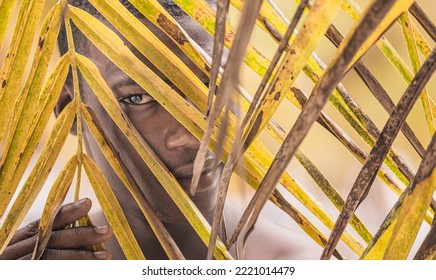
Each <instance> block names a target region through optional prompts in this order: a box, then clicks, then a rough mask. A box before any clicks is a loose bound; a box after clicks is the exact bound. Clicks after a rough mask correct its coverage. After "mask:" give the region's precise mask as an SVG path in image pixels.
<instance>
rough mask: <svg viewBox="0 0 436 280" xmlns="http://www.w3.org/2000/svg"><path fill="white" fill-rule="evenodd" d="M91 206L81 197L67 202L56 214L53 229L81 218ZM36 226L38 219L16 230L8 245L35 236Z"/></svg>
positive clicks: (89, 202) (87, 200) (60, 227)
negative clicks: (73, 201)
mask: <svg viewBox="0 0 436 280" xmlns="http://www.w3.org/2000/svg"><path fill="white" fill-rule="evenodd" d="M91 206H92V202H91V200H90V199H88V198H84V199H81V200H79V201H77V202H76V203H69V204H66V205H64V206H63V207H62V208H61V210H59V213H58V214H57V215H56V218H55V220H54V224H53V230H57V229H62V228H64V227H65V226H67V225H68V224H70V223H73V222H75V221H77V220H78V219H80V218H82V217H83V216H85V215H86V214H87V213H88V212H89V210H90V209H91ZM38 227H39V219H38V220H36V221H33V222H32V223H30V224H28V225H27V226H25V227H23V228H21V229H19V230H17V232H16V233H15V235H14V237H12V239H11V241H10V242H9V245H12V244H15V243H17V242H19V241H22V240H25V239H28V238H30V237H32V236H35V235H36V234H37V233H38V230H39V229H38Z"/></svg>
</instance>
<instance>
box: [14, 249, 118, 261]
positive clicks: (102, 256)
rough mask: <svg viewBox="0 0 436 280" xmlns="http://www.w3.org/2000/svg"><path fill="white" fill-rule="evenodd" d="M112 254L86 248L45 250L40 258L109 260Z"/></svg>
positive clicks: (30, 256) (26, 258)
mask: <svg viewBox="0 0 436 280" xmlns="http://www.w3.org/2000/svg"><path fill="white" fill-rule="evenodd" d="M31 258H32V254H28V255H26V256H24V257H22V258H20V260H30V259H31ZM111 258H112V255H111V253H110V252H109V251H98V252H92V251H87V250H53V249H48V250H45V252H44V254H43V255H42V257H41V259H42V260H110V259H111Z"/></svg>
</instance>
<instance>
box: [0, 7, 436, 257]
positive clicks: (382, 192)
mask: <svg viewBox="0 0 436 280" xmlns="http://www.w3.org/2000/svg"><path fill="white" fill-rule="evenodd" d="M18 2H20V1H18ZM46 2H47V3H46V9H45V14H46V13H47V12H48V11H49V8H50V7H51V6H52V5H53V4H54V3H56V1H54V0H48V1H46ZM274 2H275V3H276V4H277V6H278V7H279V8H280V9H281V11H282V12H283V14H284V15H285V16H286V17H287V18H290V17H292V15H293V13H294V12H295V9H296V4H295V3H294V1H289V0H274ZM355 2H356V3H357V4H358V5H359V6H360V7H362V8H364V7H365V6H366V5H367V3H368V2H369V1H367V0H356V1H355ZM417 2H418V3H419V5H420V6H421V8H422V9H423V10H424V11H425V12H426V13H427V15H428V16H429V17H430V18H431V19H432V21H433V22H436V12H435V11H436V10H435V9H434V7H432V6H431V5H434V1H432V0H420V1H417ZM17 11H18V8H17ZM238 17H239V12H238V11H237V10H236V9H234V8H233V7H231V9H230V19H229V22H230V23H231V24H232V25H234V26H237V23H238ZM412 20H413V21H414V23H415V24H416V26H417V27H418V29H419V30H420V31H421V34H423V35H424V37H425V38H426V39H427V42H429V44H430V46H431V47H432V48H433V47H434V45H435V44H434V42H433V41H432V40H431V39H430V38H429V37H428V36H427V34H426V33H425V31H424V30H423V29H422V28H421V27H420V25H419V24H418V23H417V22H416V21H415V19H414V18H413V17H412ZM301 22H302V20H301V21H300V24H301ZM352 24H353V21H352V19H351V18H350V17H349V16H348V15H347V14H346V13H345V12H344V11H342V10H340V11H339V13H338V15H337V16H336V18H335V20H334V25H335V26H336V27H337V28H338V29H339V30H340V31H341V33H342V34H346V33H347V32H348V30H349V29H350V28H351V26H352ZM386 37H387V38H388V40H389V41H390V42H391V44H392V45H393V46H394V48H395V49H396V50H397V52H398V53H399V54H400V56H401V57H403V59H404V61H405V62H406V64H407V65H408V66H409V68H410V69H412V67H411V64H410V61H409V59H408V58H409V56H408V53H407V48H406V44H405V41H404V39H403V34H402V31H401V28H400V26H399V25H398V24H394V25H393V26H392V27H391V28H390V29H389V31H388V32H387V33H386ZM10 40H11V38H10V36H9V38H8V39H7V41H6V43H5V45H4V46H5V47H4V48H3V49H2V50H0V62H2V61H3V60H4V57H5V54H6V51H7V46H8V45H9V42H10ZM252 43H253V44H254V46H255V47H256V48H257V49H258V50H259V51H260V52H261V53H263V54H264V55H265V56H266V57H269V58H272V56H273V54H274V52H275V50H276V48H277V44H276V43H275V42H274V41H273V40H272V39H271V37H270V36H269V35H268V34H266V33H265V32H264V31H262V30H261V29H260V28H256V29H255V31H254V34H253V38H252ZM335 51H336V48H335V47H334V46H333V44H332V43H330V41H329V40H328V39H327V38H323V39H322V41H321V43H320V44H319V46H318V47H317V49H316V55H317V56H319V58H320V59H321V60H322V61H323V62H324V63H326V64H328V63H329V62H330V60H331V59H332V56H333V54H334V52H335ZM57 58H58V56H56V55H55V56H54V57H53V59H52V62H53V65H54V63H55V62H56V60H57ZM421 59H422V60H421V61H424V59H423V57H422V56H421ZM363 61H364V63H365V64H366V66H367V67H368V68H369V70H370V71H371V72H372V73H373V74H374V75H375V76H376V77H377V78H378V79H379V81H380V82H381V84H382V85H383V87H384V88H385V89H386V91H387V92H388V94H389V95H390V96H391V98H392V99H393V100H394V102H395V103H396V102H397V101H398V100H399V98H400V96H401V95H402V93H403V92H404V91H405V89H406V86H407V84H406V82H405V81H404V80H403V78H402V77H401V76H400V75H399V73H398V72H397V71H396V70H395V69H394V68H393V67H392V66H391V64H390V63H389V61H388V60H387V59H386V58H385V57H384V55H383V54H382V53H381V51H380V50H379V49H378V48H377V47H372V48H371V50H370V51H369V52H368V53H367V54H366V55H365V56H364V58H363ZM260 81H261V77H259V76H258V75H257V74H255V73H254V72H253V71H252V70H251V69H248V67H245V66H244V67H243V69H242V71H241V76H240V83H241V85H242V86H243V87H244V88H245V89H246V90H247V91H248V92H250V93H252V94H253V93H254V92H255V91H256V89H257V86H258V85H259V83H260ZM296 83H297V84H298V85H299V86H300V87H301V89H303V90H304V91H305V93H306V94H310V92H311V90H312V87H313V85H314V84H313V82H312V81H310V80H309V79H308V78H307V77H306V76H305V75H304V73H302V74H300V75H299V76H298V78H297V81H296ZM342 83H343V85H344V86H345V88H346V89H347V90H348V92H349V93H350V94H351V96H352V97H353V98H354V99H355V100H356V101H357V102H358V104H359V105H360V106H361V107H362V108H363V110H364V111H365V112H366V113H367V114H368V115H369V116H370V118H371V119H372V120H373V121H374V122H375V124H376V125H377V127H378V128H379V129H380V130H381V129H382V128H383V126H384V124H385V122H386V121H387V119H388V117H389V116H388V114H387V113H386V111H385V110H384V109H383V108H382V106H381V105H380V104H379V103H378V101H377V100H376V99H375V98H374V97H373V95H372V94H371V92H370V91H369V90H368V88H367V87H366V86H365V85H364V83H363V82H362V81H361V80H360V78H359V77H358V76H357V75H356V73H355V72H354V71H350V72H349V73H348V75H347V76H346V77H345V78H344V80H343V81H342ZM427 88H428V93H429V94H430V96H431V97H432V98H433V100H436V78H435V77H433V79H432V80H431V81H430V83H429V84H428V87H427ZM324 111H325V112H326V113H327V114H328V115H329V116H330V117H331V118H332V119H333V120H334V121H335V122H336V123H337V124H339V125H340V126H341V127H342V129H343V130H344V131H346V132H347V133H348V134H349V135H350V136H351V137H352V139H353V140H354V141H356V142H357V143H358V144H359V145H360V146H361V147H362V148H363V149H364V150H365V151H366V152H369V151H370V148H369V147H368V146H367V145H366V143H365V142H364V141H363V140H362V139H361V138H360V137H359V136H358V135H357V133H356V132H355V131H354V130H353V129H352V128H351V126H350V125H349V124H348V123H347V122H346V121H345V120H344V119H343V117H342V116H341V115H340V114H339V113H338V112H337V110H336V109H335V108H334V107H333V106H332V105H331V104H327V106H326V107H325V110H324ZM299 113H300V110H299V109H298V108H296V107H294V106H293V105H292V104H290V103H289V102H288V101H286V100H285V101H284V102H283V104H282V106H281V107H280V108H279V110H278V112H277V114H276V115H275V116H274V119H275V120H276V121H277V123H278V124H280V126H282V127H283V128H284V129H285V130H286V131H289V129H290V128H291V127H292V125H293V123H294V121H295V119H296V118H297V116H298V114H299ZM53 120H54V117H53V118H52V121H53ZM407 122H408V123H409V125H410V126H411V128H412V129H413V131H414V132H415V134H416V135H417V137H418V139H419V140H420V141H421V143H422V144H423V146H424V147H427V145H428V143H429V141H430V138H431V135H430V133H429V130H428V126H427V123H426V121H425V116H424V113H423V109H422V104H421V102H420V101H419V100H418V102H416V105H415V106H414V108H413V110H412V112H411V113H410V115H409V116H408V118H407ZM49 132H50V128H47V130H46V133H45V134H44V139H46V137H47V136H48V133H49ZM261 140H262V141H263V142H264V143H266V145H267V146H268V148H269V149H270V150H271V151H272V152H273V153H274V154H275V152H276V151H277V150H278V148H279V145H278V144H277V142H275V141H274V140H272V139H271V138H270V137H269V136H268V135H266V133H265V134H262V135H261ZM76 146H77V139H76V137H74V136H70V137H69V139H68V141H67V143H66V145H65V147H64V149H63V150H62V153H61V155H60V158H59V161H58V162H57V164H56V166H55V168H54V169H53V171H52V173H51V175H50V178H49V181H54V179H55V178H56V175H57V172H58V171H59V170H60V169H61V168H62V167H63V165H64V163H65V161H66V160H68V159H69V158H70V156H71V155H72V154H73V153H75V151H76ZM394 147H395V148H396V149H397V151H398V152H399V153H400V154H401V155H402V157H403V159H404V160H405V161H406V162H407V163H408V164H409V166H410V167H411V168H412V170H413V171H414V172H416V170H417V168H418V165H419V163H420V158H419V156H418V155H417V153H416V152H415V151H414V149H413V148H412V147H411V145H410V144H409V143H408V141H407V140H406V139H405V137H404V136H403V135H402V134H401V133H400V134H399V136H398V137H397V139H396V140H395V143H394ZM0 148H1V147H0ZM42 148H43V144H40V145H39V146H38V150H37V152H36V155H35V160H36V156H37V155H38V154H39V153H40V152H41V150H42ZM301 150H303V151H304V152H305V153H306V154H307V156H308V157H309V158H310V159H311V160H312V161H313V162H314V163H315V164H316V166H317V167H318V168H319V169H320V170H321V171H322V173H323V174H324V175H325V176H326V177H327V179H328V180H329V181H330V182H331V183H332V185H333V186H334V187H335V188H336V189H337V190H338V191H339V193H340V194H341V195H342V196H343V197H344V198H346V196H347V194H348V192H349V190H350V188H351V186H352V185H353V183H354V180H355V179H356V177H357V174H358V173H359V171H360V168H361V167H362V164H361V163H360V162H359V161H358V160H357V159H356V158H355V157H354V156H353V155H352V154H351V153H350V152H349V151H348V150H347V149H346V148H345V147H344V146H343V145H342V144H341V143H339V141H337V140H336V139H335V138H334V137H333V136H332V135H330V134H329V133H328V132H327V131H326V130H325V129H324V128H322V127H320V126H319V125H317V124H315V125H314V126H313V127H312V129H311V131H310V133H309V134H308V136H307V137H306V139H305V140H304V142H303V144H302V146H301ZM35 160H34V161H35ZM288 170H289V172H290V174H291V175H292V176H293V177H294V179H295V180H296V181H297V182H298V183H299V184H300V185H301V186H303V187H304V188H305V189H307V190H308V191H309V192H310V193H311V194H312V196H313V197H315V198H316V199H317V200H318V201H320V203H321V204H322V205H323V206H324V208H325V209H326V210H328V212H329V213H330V214H331V216H332V217H333V218H334V219H335V218H336V216H337V215H338V211H337V210H336V208H335V207H334V206H333V205H332V204H331V203H330V202H329V201H328V200H327V199H326V198H325V196H324V194H323V193H322V192H321V191H320V190H319V188H318V187H317V185H316V184H315V183H314V182H313V180H312V179H311V177H310V176H309V175H308V174H307V173H306V171H305V170H304V169H303V168H302V166H301V165H300V164H299V163H298V162H297V161H296V160H292V162H291V163H290V165H289V167H288ZM84 177H86V176H84ZM84 180H86V178H84ZM73 184H74V183H73ZM87 185H88V184H87V182H86V181H84V182H83V184H82V186H83V188H82V195H81V196H82V197H91V198H92V199H93V201H94V202H95V203H97V202H96V200H95V199H94V195H93V193H92V191H91V190H90V189H88V188H87ZM49 188H50V184H47V186H46V187H45V188H44V190H43V192H42V193H41V195H40V196H39V198H38V199H37V201H36V203H35V205H34V206H33V207H32V209H31V211H30V214H29V215H28V217H27V218H26V220H25V221H24V223H23V224H27V223H29V222H31V221H33V220H35V219H37V218H39V216H40V215H41V213H42V207H43V205H44V203H45V197H46V194H47V193H48V191H49ZM284 193H285V192H284ZM252 194H253V191H252V189H251V188H249V187H247V186H246V185H245V184H244V182H243V180H242V179H241V178H238V177H236V176H235V177H234V178H233V181H232V184H231V191H230V199H232V200H235V201H238V203H239V204H240V205H241V207H244V206H245V205H246V204H248V202H249V200H250V198H251V195H252ZM287 198H289V200H290V201H291V202H292V204H293V205H294V206H296V207H297V208H298V209H299V210H300V211H302V212H303V213H304V214H305V215H307V217H308V218H309V219H310V220H311V221H313V222H314V224H315V225H317V226H318V227H319V228H320V229H324V230H323V233H324V234H325V235H326V236H328V235H329V230H328V229H326V228H325V226H323V225H321V224H320V223H319V222H317V221H316V219H315V218H314V217H313V216H312V215H311V214H310V213H309V212H308V211H305V209H304V207H302V206H301V205H300V203H299V202H298V201H296V200H295V199H294V198H293V197H291V196H290V195H289V196H287ZM72 199H73V196H72V193H71V194H70V195H69V197H68V198H67V200H66V201H67V202H69V201H72ZM396 199H397V198H396V196H395V195H394V194H393V193H392V192H391V191H390V190H389V189H388V188H387V187H385V186H384V185H383V184H382V183H380V182H379V181H378V179H376V181H375V182H374V185H373V187H372V189H371V192H370V194H369V196H368V198H367V199H366V200H365V201H364V202H363V203H362V204H361V206H360V207H359V209H358V210H357V214H358V216H359V217H360V218H361V220H362V221H363V223H364V224H365V225H366V226H367V227H368V229H369V230H370V232H371V233H372V234H374V233H375V232H376V230H377V229H378V227H379V226H380V224H381V222H382V221H383V220H384V218H385V217H386V214H387V213H388V212H389V210H390V209H391V207H392V205H393V204H394V203H395V201H396ZM92 211H93V212H92V215H93V216H94V217H96V218H95V219H96V220H99V219H100V218H101V217H100V215H101V213H100V211H99V210H98V205H95V206H94V208H93V210H92ZM263 217H265V218H267V219H268V220H271V221H273V222H274V223H275V224H276V225H278V226H279V227H282V228H289V229H292V230H295V231H297V232H301V234H303V235H304V234H305V233H304V232H303V231H302V230H301V229H300V228H299V227H298V226H297V225H296V224H295V222H293V221H292V220H291V219H290V218H289V217H288V216H287V215H285V214H284V213H282V212H281V211H280V210H279V209H277V208H276V207H275V206H274V205H272V204H271V205H267V207H266V208H265V211H263ZM1 221H2V220H0V222H1ZM428 228H429V227H428V225H426V224H424V225H423V226H422V229H421V232H420V236H419V238H423V236H424V235H425V234H426V232H427V230H428ZM307 242H308V243H311V242H313V241H311V240H307ZM313 246H314V247H316V246H318V245H316V244H315V243H314V242H313ZM339 248H345V247H344V246H343V245H340V246H339ZM415 249H416V248H415ZM343 251H344V253H345V256H346V257H349V258H356V256H355V255H354V254H353V253H352V252H349V251H347V249H343ZM411 256H413V252H412V254H411Z"/></svg>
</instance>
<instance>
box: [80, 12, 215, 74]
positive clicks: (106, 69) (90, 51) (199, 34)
mask: <svg viewBox="0 0 436 280" xmlns="http://www.w3.org/2000/svg"><path fill="white" fill-rule="evenodd" d="M139 20H140V21H141V22H142V23H143V24H144V25H145V26H146V27H147V28H148V29H149V30H150V31H151V32H152V33H153V34H154V36H156V37H157V38H158V40H159V41H161V42H162V43H163V44H164V45H165V46H166V47H168V49H169V50H170V51H172V52H173V53H174V54H175V55H176V56H177V57H179V58H180V60H181V61H182V62H184V63H185V64H186V65H187V66H188V67H189V68H190V69H191V71H193V72H194V73H195V74H196V75H197V77H199V78H200V80H202V81H203V82H206V81H207V80H208V77H207V76H206V74H204V73H203V71H202V70H201V69H200V68H198V67H197V66H196V65H195V64H194V63H193V62H192V61H191V60H190V59H189V57H187V56H186V54H184V52H183V51H182V50H181V49H180V48H179V47H178V45H177V44H176V43H175V42H174V41H173V40H172V39H171V38H170V37H169V36H168V35H167V34H166V33H164V32H163V31H162V30H161V29H160V28H158V27H156V26H155V25H154V24H152V23H151V22H150V21H148V20H147V19H146V18H144V17H143V16H141V17H140V18H139ZM101 21H102V22H103V23H104V24H105V25H106V26H108V27H109V28H110V29H112V31H114V32H115V33H116V34H117V35H118V36H119V37H120V38H122V39H123V41H124V44H125V45H126V46H127V47H128V48H129V49H130V50H131V51H132V52H133V54H134V55H135V56H136V57H137V58H139V59H140V60H141V62H142V63H144V64H145V65H146V66H147V67H148V68H149V69H150V70H151V71H153V72H155V73H156V74H158V75H159V76H160V77H161V78H162V79H164V80H167V78H166V77H165V76H164V75H162V74H161V72H160V71H159V70H158V69H157V68H156V67H155V66H154V65H153V64H152V63H151V62H150V61H149V60H148V59H147V58H146V57H145V56H144V55H143V54H142V53H140V52H139V51H138V50H137V49H136V48H135V47H134V46H132V44H131V43H130V42H128V41H127V40H126V39H124V37H123V36H122V35H121V34H120V33H119V32H118V31H117V30H115V29H114V28H113V27H112V25H111V24H110V23H108V22H107V21H106V20H105V19H102V20H101ZM183 25H184V28H186V29H187V33H193V34H196V35H195V43H196V44H198V45H199V46H200V48H203V47H206V48H207V49H211V48H212V47H211V45H212V43H213V39H212V37H211V36H210V35H209V34H207V33H206V31H205V30H204V29H202V28H201V27H200V26H199V25H198V24H196V23H193V20H192V19H191V20H190V21H189V22H185V24H183ZM188 31H189V32H188ZM86 40H87V39H86ZM85 45H86V48H85V50H84V52H85V53H84V54H85V55H86V56H88V57H89V58H90V59H91V60H92V61H93V62H94V63H95V64H96V65H97V67H98V68H99V69H100V71H101V73H102V75H103V77H104V78H108V77H109V76H108V75H109V74H111V75H113V74H117V75H125V74H124V72H122V71H121V70H120V69H119V68H118V67H117V66H116V65H115V64H114V63H112V62H111V61H110V60H109V59H108V58H107V57H106V56H105V55H104V54H103V53H102V52H101V51H100V50H98V49H97V48H96V47H95V46H94V45H93V44H92V43H89V42H88V43H87V44H85ZM150 47H151V46H150Z"/></svg>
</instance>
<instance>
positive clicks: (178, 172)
mask: <svg viewBox="0 0 436 280" xmlns="http://www.w3.org/2000/svg"><path fill="white" fill-rule="evenodd" d="M213 164H214V159H213V158H210V159H207V160H206V161H205V163H204V166H203V170H202V171H201V175H202V176H203V175H205V174H209V173H211V172H212V171H214V167H213ZM193 172H194V163H193V162H191V163H189V164H185V165H183V166H181V167H178V168H176V169H175V170H174V171H173V172H172V173H173V175H174V177H176V179H190V178H192V176H193Z"/></svg>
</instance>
